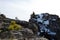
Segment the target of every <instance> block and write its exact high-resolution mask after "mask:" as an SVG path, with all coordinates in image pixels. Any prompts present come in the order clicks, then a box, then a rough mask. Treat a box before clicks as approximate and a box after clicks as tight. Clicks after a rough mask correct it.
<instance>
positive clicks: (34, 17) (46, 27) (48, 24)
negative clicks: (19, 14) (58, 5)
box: [0, 12, 60, 40]
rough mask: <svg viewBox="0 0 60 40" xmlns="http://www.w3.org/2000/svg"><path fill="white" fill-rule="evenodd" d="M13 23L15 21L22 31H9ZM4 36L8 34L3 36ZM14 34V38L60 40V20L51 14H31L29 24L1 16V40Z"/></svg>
mask: <svg viewBox="0 0 60 40" xmlns="http://www.w3.org/2000/svg"><path fill="white" fill-rule="evenodd" d="M11 21H15V22H16V24H17V25H21V26H22V30H18V31H17V30H14V31H13V30H9V29H8V28H9V25H10V23H11ZM3 34H6V35H4V36H3ZM12 34H13V37H14V38H16V37H17V38H20V36H24V37H25V36H29V37H32V36H33V35H34V36H36V37H37V36H39V37H43V36H44V38H47V39H49V40H60V18H59V16H58V15H53V14H49V13H41V14H35V13H34V12H33V14H31V17H30V19H29V22H27V21H22V20H19V19H17V18H16V19H11V18H7V17H6V16H5V15H4V14H0V38H1V37H2V38H4V37H6V36H7V38H10V37H11V35H12Z"/></svg>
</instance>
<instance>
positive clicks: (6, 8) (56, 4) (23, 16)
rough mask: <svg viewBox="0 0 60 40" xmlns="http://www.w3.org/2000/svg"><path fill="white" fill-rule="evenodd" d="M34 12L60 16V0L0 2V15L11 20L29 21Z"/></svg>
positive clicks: (13, 0)
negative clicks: (16, 18)
mask: <svg viewBox="0 0 60 40" xmlns="http://www.w3.org/2000/svg"><path fill="white" fill-rule="evenodd" d="M33 11H34V12H35V13H36V14H40V13H45V12H47V13H50V14H57V15H59V16H60V0H0V13H3V14H5V15H6V16H7V17H9V18H13V19H14V18H15V17H18V18H19V19H20V20H26V21H28V19H29V18H30V14H31V13H32V12H33Z"/></svg>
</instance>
